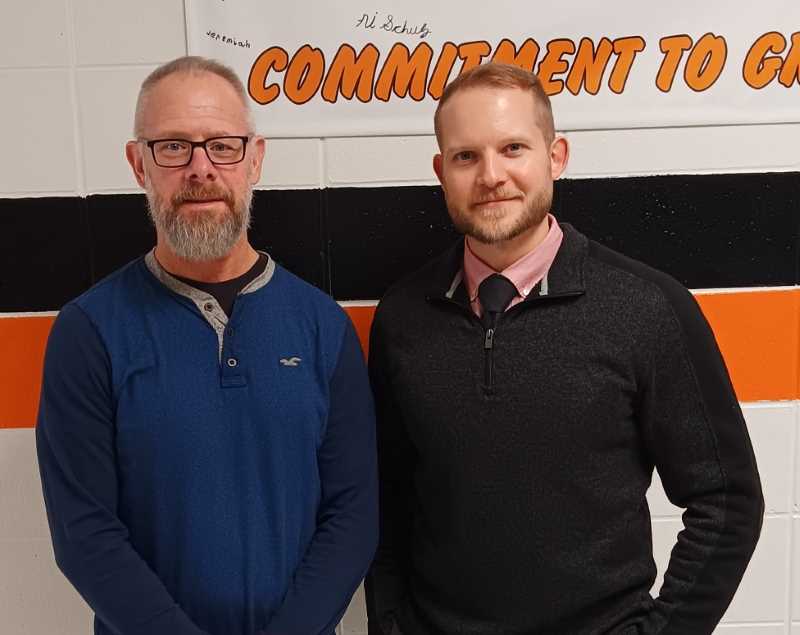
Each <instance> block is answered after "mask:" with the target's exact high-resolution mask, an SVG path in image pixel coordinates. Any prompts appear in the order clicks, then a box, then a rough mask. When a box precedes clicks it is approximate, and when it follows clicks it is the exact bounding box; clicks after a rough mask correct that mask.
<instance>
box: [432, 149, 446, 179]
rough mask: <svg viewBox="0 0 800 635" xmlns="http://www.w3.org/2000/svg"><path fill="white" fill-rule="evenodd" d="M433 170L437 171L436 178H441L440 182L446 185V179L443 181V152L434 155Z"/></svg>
mask: <svg viewBox="0 0 800 635" xmlns="http://www.w3.org/2000/svg"><path fill="white" fill-rule="evenodd" d="M433 171H434V172H435V173H436V178H437V179H439V183H441V184H442V187H444V181H442V155H441V154H434V155H433Z"/></svg>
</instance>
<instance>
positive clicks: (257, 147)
mask: <svg viewBox="0 0 800 635" xmlns="http://www.w3.org/2000/svg"><path fill="white" fill-rule="evenodd" d="M250 143H251V144H252V146H253V149H252V151H251V155H250V175H249V176H250V185H256V184H257V183H258V182H259V181H260V180H261V167H262V166H263V164H264V155H265V154H266V152H267V140H266V139H265V138H264V137H261V136H258V135H256V136H255V137H253V139H252V140H251V141H250Z"/></svg>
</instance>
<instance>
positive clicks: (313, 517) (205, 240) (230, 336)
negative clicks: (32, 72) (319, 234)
mask: <svg viewBox="0 0 800 635" xmlns="http://www.w3.org/2000/svg"><path fill="white" fill-rule="evenodd" d="M135 136H136V139H135V140H133V141H130V142H128V144H127V146H126V155H127V158H128V161H129V162H130V165H131V167H132V169H133V173H134V176H135V177H136V180H137V182H138V183H139V185H141V186H142V187H143V188H144V189H145V191H146V194H147V203H148V209H149V213H150V216H151V218H152V220H153V223H154V225H155V228H156V235H157V240H156V246H155V248H154V249H153V250H152V251H151V252H150V253H148V254H147V255H146V256H144V257H142V258H139V259H137V260H135V261H134V262H132V263H130V264H129V265H127V266H126V267H124V268H122V269H121V270H119V271H117V272H116V273H114V274H112V275H111V276H109V277H108V278H106V279H105V280H104V281H102V282H100V283H99V284H97V285H96V286H95V287H93V288H92V289H90V290H89V291H88V292H86V293H85V294H83V295H82V296H80V297H79V298H77V299H76V300H74V301H72V302H70V303H69V304H67V305H66V306H65V307H64V308H63V309H62V311H61V313H60V314H59V316H58V319H57V320H56V323H55V325H54V327H53V331H52V333H51V335H50V339H49V342H48V347H47V354H46V360H45V370H44V379H43V386H42V396H41V404H40V409H39V419H38V427H37V448H38V454H39V464H40V469H41V475H42V485H43V490H44V497H45V503H46V506H47V513H48V520H49V523H50V530H51V533H52V538H53V546H54V551H55V556H56V561H57V563H58V565H59V567H60V568H61V570H62V571H63V572H64V574H65V575H66V576H67V578H68V579H69V580H70V581H71V582H72V584H73V585H74V586H75V588H76V589H77V590H78V592H79V593H80V594H81V595H82V596H83V598H84V599H85V600H86V601H87V603H88V604H89V605H90V606H91V608H92V609H93V610H94V612H95V633H96V634H97V635H111V634H112V633H113V634H115V635H127V634H131V635H133V634H136V635H140V634H141V635H145V634H146V635H201V634H204V633H207V634H210V635H232V634H234V633H235V634H240V635H252V634H254V633H264V634H267V633H269V634H273V633H274V634H277V635H288V634H302V635H310V634H323V635H331V634H332V633H333V632H334V628H335V626H336V624H337V623H338V621H339V619H340V618H341V616H342V614H343V613H344V611H345V609H346V607H347V604H348V602H349V600H350V597H351V595H352V593H353V591H354V590H355V588H356V587H357V585H358V583H359V581H360V580H361V578H362V577H363V575H364V573H365V571H366V569H367V566H368V564H369V561H370V559H371V557H372V554H373V551H374V548H375V542H376V534H377V500H376V489H377V486H376V465H375V449H374V417H373V411H372V403H371V398H370V395H369V386H368V381H367V378H366V372H365V370H364V364H363V359H362V356H361V350H360V347H359V344H358V340H357V338H356V335H355V332H354V330H353V328H352V326H351V324H350V323H349V321H348V319H347V317H346V315H345V314H344V313H343V312H342V311H341V309H340V308H339V307H338V306H337V305H336V303H335V302H333V301H332V300H331V299H330V298H329V297H327V296H326V295H324V294H323V293H321V292H320V291H318V290H317V289H315V288H313V287H312V286H310V285H308V284H306V283H304V282H302V281H301V280H299V279H298V278H296V277H294V276H293V275H292V274H290V273H289V272H287V271H286V270H285V269H283V268H281V267H280V266H279V265H277V264H276V263H275V262H274V261H273V260H272V259H271V258H270V257H269V256H268V255H267V254H265V253H261V252H258V251H256V250H255V249H253V247H252V246H251V245H250V243H249V242H248V239H247V227H248V224H249V220H250V206H251V200H252V188H253V185H255V184H256V183H257V182H258V180H259V177H260V174H261V164H262V160H263V157H264V149H265V141H264V139H263V138H262V137H260V136H258V135H257V134H255V132H254V127H253V123H252V121H251V118H250V114H249V112H248V108H247V98H246V94H245V92H244V87H243V86H242V83H241V81H240V80H239V79H238V78H237V77H236V76H235V74H234V73H233V72H232V71H231V70H230V69H228V68H227V67H225V66H222V65H220V64H218V63H216V62H213V61H211V60H205V59H202V58H196V57H186V58H180V59H177V60H175V61H173V62H170V63H168V64H166V65H164V66H162V67H160V68H158V69H156V70H155V71H154V72H153V73H152V74H151V75H150V76H149V77H148V78H147V79H146V80H145V81H144V83H143V84H142V87H141V91H140V94H139V99H138V102H137V106H136V119H135ZM109 213H113V210H109Z"/></svg>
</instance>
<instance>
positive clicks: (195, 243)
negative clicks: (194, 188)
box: [146, 187, 253, 262]
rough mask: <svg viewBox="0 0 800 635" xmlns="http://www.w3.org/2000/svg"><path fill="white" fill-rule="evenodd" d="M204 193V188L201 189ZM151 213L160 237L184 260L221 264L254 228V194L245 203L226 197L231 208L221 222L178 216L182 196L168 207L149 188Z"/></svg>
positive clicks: (249, 193) (206, 215) (209, 217)
mask: <svg viewBox="0 0 800 635" xmlns="http://www.w3.org/2000/svg"><path fill="white" fill-rule="evenodd" d="M201 189H202V188H201ZM146 191H147V211H148V214H149V215H150V220H151V221H152V222H153V225H154V226H155V228H156V230H157V231H158V233H159V235H161V236H163V237H164V238H165V240H166V241H167V244H168V245H169V247H170V249H172V251H173V252H174V253H175V254H176V255H177V256H178V257H180V258H183V259H184V260H188V261H191V262H207V261H210V260H219V259H220V258H224V257H225V256H227V255H228V254H230V252H231V250H232V249H233V247H234V245H235V244H236V242H237V241H238V240H239V239H240V238H241V237H242V234H243V233H244V232H246V231H247V229H248V228H249V227H250V208H251V205H252V202H253V190H252V188H250V187H248V188H247V191H246V192H245V194H244V196H243V197H242V198H241V199H238V200H233V199H232V197H226V200H225V204H226V206H227V208H228V213H226V214H225V215H224V216H223V217H222V218H221V219H217V218H215V217H214V216H213V215H212V214H210V213H207V212H203V213H196V214H193V215H192V217H191V218H188V217H186V216H185V215H183V214H180V213H178V212H177V209H176V208H177V207H178V202H177V201H178V200H180V196H181V195H182V194H184V193H185V192H182V193H179V194H178V195H176V197H173V200H172V201H171V202H170V203H169V204H167V203H165V201H164V199H162V198H161V197H160V196H159V195H158V194H156V193H155V192H154V191H153V190H152V189H151V188H150V187H147V190H146Z"/></svg>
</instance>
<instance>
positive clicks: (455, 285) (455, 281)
mask: <svg viewBox="0 0 800 635" xmlns="http://www.w3.org/2000/svg"><path fill="white" fill-rule="evenodd" d="M463 279H464V272H463V271H460V270H459V272H458V273H457V274H456V277H455V278H453V282H452V283H451V284H450V288H449V289H448V290H447V293H445V294H444V297H446V298H447V299H448V300H452V299H453V295H454V294H455V292H456V289H458V285H460V284H461V281H462V280H463Z"/></svg>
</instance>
